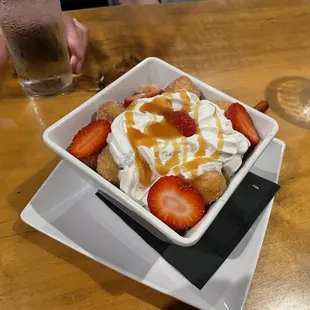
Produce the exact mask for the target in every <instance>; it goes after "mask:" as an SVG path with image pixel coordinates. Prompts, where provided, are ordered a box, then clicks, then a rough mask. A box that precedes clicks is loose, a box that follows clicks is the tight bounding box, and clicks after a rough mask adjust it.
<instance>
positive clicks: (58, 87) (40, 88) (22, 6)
mask: <svg viewBox="0 0 310 310" xmlns="http://www.w3.org/2000/svg"><path fill="white" fill-rule="evenodd" d="M0 26H1V28H2V30H3V33H4V36H5V38H6V41H7V44H8V49H9V52H10V54H11V57H12V59H13V62H14V65H15V69H16V72H17V74H18V76H19V79H20V82H21V85H22V87H23V88H24V89H25V90H26V91H27V92H28V93H29V94H31V95H34V96H52V95H57V94H59V93H62V92H63V91H64V90H65V89H67V87H68V86H70V85H71V83H72V72H71V67H70V61H69V55H68V47H67V41H66V37H65V32H64V22H63V16H62V12H61V6H60V1H59V0H0Z"/></svg>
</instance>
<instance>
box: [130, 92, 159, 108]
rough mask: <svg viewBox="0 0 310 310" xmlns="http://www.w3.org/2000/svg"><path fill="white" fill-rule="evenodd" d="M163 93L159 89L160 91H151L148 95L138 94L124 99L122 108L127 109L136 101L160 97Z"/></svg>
mask: <svg viewBox="0 0 310 310" xmlns="http://www.w3.org/2000/svg"><path fill="white" fill-rule="evenodd" d="M163 92H164V91H163V90H162V89H160V90H156V91H151V92H149V93H140V94H136V95H133V96H130V97H127V98H126V99H125V102H124V106H125V107H126V108H128V107H129V106H130V105H131V104H132V103H133V102H134V101H135V100H137V99H142V98H151V97H155V96H157V95H161V94H162V93H163Z"/></svg>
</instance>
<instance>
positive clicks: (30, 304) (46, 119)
mask: <svg viewBox="0 0 310 310" xmlns="http://www.w3.org/2000/svg"><path fill="white" fill-rule="evenodd" d="M72 15H74V16H75V17H76V18H78V19H79V20H80V21H82V22H83V23H85V24H86V25H87V26H88V28H89V30H90V37H91V39H90V47H89V55H88V58H87V62H86V65H85V70H84V71H85V74H84V75H83V76H81V77H78V78H75V83H74V87H73V89H72V90H71V92H69V93H67V94H65V95H62V96H58V97H56V98H52V99H48V100H31V99H29V98H28V97H26V96H25V95H24V93H23V92H22V90H21V88H20V86H19V84H18V81H17V80H16V78H15V77H14V74H13V73H14V71H13V67H12V65H10V64H8V65H6V66H4V67H3V68H1V79H0V90H1V91H0V141H1V148H0V184H1V186H0V202H1V204H0V253H1V256H0V258H1V260H0V262H1V265H0V266H1V267H0V309H3V310H4V309H8V310H16V309H20V310H24V309H25V310H28V309H42V310H43V309H44V310H48V309H53V310H59V309H66V310H70V309H105V310H109V309H113V310H114V309H128V310H130V309H134V310H136V309H146V310H147V309H170V310H171V309H177V310H179V309H191V307H189V306H186V305H184V304H182V303H180V302H177V301H175V300H173V299H172V298H170V297H167V296H165V295H163V294H160V293H158V292H156V291H154V290H152V289H150V288H147V287H145V286H143V285H141V284H139V283H136V282H135V281H133V280H130V279H128V278H126V277H124V276H122V275H120V274H118V273H117V272H114V271H112V270H110V269H109V268H107V267H105V266H101V265H99V264H98V263H96V262H94V261H92V260H90V259H88V258H86V257H84V256H82V255H80V254H78V253H76V252H74V251H73V250H71V249H69V248H67V247H65V246H63V245H61V244H59V243H58V242H56V241H53V240H52V239H50V238H48V237H46V236H44V235H43V234H41V233H39V232H36V231H35V230H34V229H32V228H31V227H28V226H27V225H25V224H23V223H22V222H21V220H20V218H19V214H20V212H21V211H22V210H23V208H24V207H25V205H26V204H27V203H28V201H29V200H30V199H31V197H32V196H33V194H34V193H35V192H36V191H37V189H38V188H39V186H40V185H41V184H42V182H43V181H44V180H45V178H46V177H47V176H48V175H49V173H50V172H51V171H52V170H53V168H54V167H55V166H56V164H57V162H58V161H59V159H58V158H57V157H56V155H55V154H53V153H52V152H51V151H49V150H48V149H47V148H46V147H45V146H44V145H43V142H42V133H43V131H44V130H45V128H47V127H48V126H49V125H51V124H52V123H54V122H55V121H56V120H58V119H59V118H61V117H62V116H63V115H65V114H67V113H68V112H69V111H71V110H72V109H74V108H75V107H77V106H78V105H79V104H80V103H82V102H83V101H85V100H86V99H88V98H89V97H91V96H92V95H93V94H94V93H95V89H96V83H95V82H96V79H97V77H98V76H99V75H100V74H101V73H104V74H105V76H106V82H107V83H109V82H110V81H112V80H114V79H116V78H117V77H118V76H119V75H121V74H122V73H123V72H125V71H126V70H128V69H129V68H131V67H132V66H133V65H135V64H136V63H137V62H139V61H140V60H142V59H144V58H145V57H147V56H157V57H160V58H163V59H164V60H166V61H168V62H170V63H171V64H173V65H175V66H177V67H179V68H181V69H183V70H184V71H186V72H188V73H190V74H192V75H194V76H196V77H197V78H199V79H201V80H203V81H205V82H207V83H209V84H211V85H213V86H214V87H216V88H218V89H221V90H222V91H224V92H227V93H228V94H230V95H232V96H234V97H236V98H239V99H240V100H241V101H243V102H246V103H248V104H250V105H254V104H255V103H256V102H257V101H258V100H260V99H262V98H264V97H265V96H267V98H268V99H269V100H270V104H271V109H270V110H269V112H268V114H269V115H270V116H272V117H274V118H275V119H276V120H277V121H278V122H279V124H280V131H279V134H278V137H279V138H280V139H282V140H284V141H285V142H286V143H287V149H286V153H285V157H284V163H283V167H282V172H281V178H280V184H281V186H282V189H281V190H280V192H279V193H278V195H277V196H276V199H275V204H274V208H273V212H272V215H271V219H270V223H269V226H268V230H267V235H266V238H265V241H264V245H263V249H262V252H261V255H260V259H259V263H258V266H257V270H256V273H255V276H254V280H253V282H252V286H251V289H250V292H249V296H248V300H247V304H246V307H245V308H246V309H250V310H255V309H258V310H261V309H272V310H277V309H281V310H282V309H285V310H286V309H306V308H309V307H310V285H309V278H310V260H309V255H310V237H309V236H310V208H309V201H310V189H309V186H307V185H308V184H309V182H310V164H309V158H310V142H309V141H310V132H309V129H308V128H309V124H307V123H305V122H302V121H301V119H300V116H304V117H305V116H307V115H308V116H309V110H310V109H309V107H310V106H309V102H308V100H309V97H310V91H309V90H310V87H309V81H308V80H307V77H308V76H310V40H309V38H310V3H309V2H308V1H302V0H274V1H270V0H227V1H225V0H217V1H216V0H210V1H207V2H200V3H188V4H171V5H158V6H145V7H113V8H102V9H94V10H84V11H79V12H73V13H72ZM297 101H299V103H300V102H301V103H302V104H303V108H302V111H301V110H298V109H297V108H296V107H297V104H296V102H297ZM307 113H308V114H307Z"/></svg>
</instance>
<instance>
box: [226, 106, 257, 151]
mask: <svg viewBox="0 0 310 310" xmlns="http://www.w3.org/2000/svg"><path fill="white" fill-rule="evenodd" d="M226 117H227V118H228V119H229V120H230V121H231V123H232V126H233V128H234V129H235V130H237V131H239V132H240V133H242V134H243V135H244V136H246V137H247V138H248V140H249V141H250V143H251V145H252V146H255V145H257V144H258V143H259V141H260V137H259V134H258V132H257V130H256V128H255V126H254V124H253V121H252V119H251V116H250V115H249V113H248V112H247V110H246V109H245V108H244V107H243V106H242V105H241V104H239V103H232V104H231V105H230V106H229V108H228V110H227V111H226Z"/></svg>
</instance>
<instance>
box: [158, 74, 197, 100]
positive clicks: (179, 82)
mask: <svg viewBox="0 0 310 310" xmlns="http://www.w3.org/2000/svg"><path fill="white" fill-rule="evenodd" d="M181 90H186V91H189V92H191V93H193V94H195V95H197V96H198V97H199V98H200V99H202V97H203V96H202V93H201V91H200V89H199V88H198V87H197V86H196V85H195V84H194V83H193V82H192V80H191V79H189V78H188V77H187V76H185V75H183V76H180V77H179V78H177V79H175V80H174V81H172V82H171V83H170V84H169V85H168V86H167V87H166V88H165V90H164V91H165V92H169V93H174V92H177V91H181Z"/></svg>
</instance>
